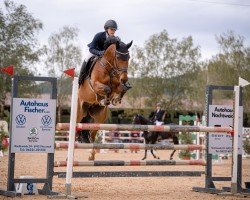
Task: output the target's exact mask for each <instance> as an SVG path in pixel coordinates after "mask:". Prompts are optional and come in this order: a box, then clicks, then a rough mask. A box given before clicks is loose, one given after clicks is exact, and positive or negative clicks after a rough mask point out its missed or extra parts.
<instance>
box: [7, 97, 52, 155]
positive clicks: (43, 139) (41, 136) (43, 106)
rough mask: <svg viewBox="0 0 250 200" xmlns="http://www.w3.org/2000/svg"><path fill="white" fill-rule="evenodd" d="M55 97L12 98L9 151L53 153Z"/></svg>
mask: <svg viewBox="0 0 250 200" xmlns="http://www.w3.org/2000/svg"><path fill="white" fill-rule="evenodd" d="M55 119H56V100H55V99H26V98H13V111H12V133H11V135H12V138H11V139H12V140H11V153H16V152H25V153H41V152H42V153H54V142H55V141H54V140H55Z"/></svg>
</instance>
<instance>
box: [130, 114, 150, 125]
mask: <svg viewBox="0 0 250 200" xmlns="http://www.w3.org/2000/svg"><path fill="white" fill-rule="evenodd" d="M132 124H141V125H147V124H149V120H148V119H146V118H145V117H143V116H142V115H140V114H136V115H135V116H134V118H133V121H132Z"/></svg>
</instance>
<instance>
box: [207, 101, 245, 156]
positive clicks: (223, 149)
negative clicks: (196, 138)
mask: <svg viewBox="0 0 250 200" xmlns="http://www.w3.org/2000/svg"><path fill="white" fill-rule="evenodd" d="M240 113H243V107H242V106H241V107H240ZM233 115H234V113H233V107H232V106H227V105H210V106H209V118H208V119H209V124H208V126H218V127H220V126H231V127H233V117H234V116H233ZM239 120H242V119H239ZM239 124H241V125H242V122H240V123H239ZM241 138H242V136H241V134H239V154H242V139H241ZM208 152H209V153H210V154H228V153H232V136H231V135H230V134H226V133H209V149H208Z"/></svg>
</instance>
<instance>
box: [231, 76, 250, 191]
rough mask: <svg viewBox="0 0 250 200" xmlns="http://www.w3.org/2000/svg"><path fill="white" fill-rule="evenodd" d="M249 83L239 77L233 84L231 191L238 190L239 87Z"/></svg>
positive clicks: (240, 113)
mask: <svg viewBox="0 0 250 200" xmlns="http://www.w3.org/2000/svg"><path fill="white" fill-rule="evenodd" d="M249 84H250V83H249V82H248V81H246V80H244V79H242V78H239V86H234V92H235V94H234V95H235V97H234V136H233V139H234V140H233V170H232V181H231V192H232V193H233V194H236V193H237V192H238V184H237V178H238V154H239V136H240V135H242V122H243V112H242V111H241V110H240V89H241V87H244V86H247V85H249Z"/></svg>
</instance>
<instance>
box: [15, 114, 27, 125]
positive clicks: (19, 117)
mask: <svg viewBox="0 0 250 200" xmlns="http://www.w3.org/2000/svg"><path fill="white" fill-rule="evenodd" d="M25 122H26V117H25V116H24V115H23V114H19V115H17V116H16V123H17V124H18V125H24V124H25Z"/></svg>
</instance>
